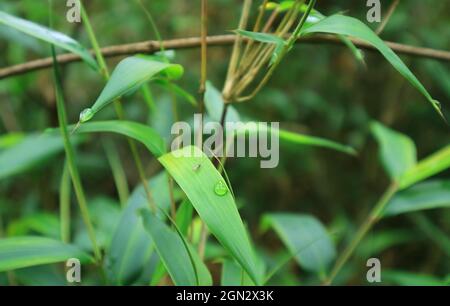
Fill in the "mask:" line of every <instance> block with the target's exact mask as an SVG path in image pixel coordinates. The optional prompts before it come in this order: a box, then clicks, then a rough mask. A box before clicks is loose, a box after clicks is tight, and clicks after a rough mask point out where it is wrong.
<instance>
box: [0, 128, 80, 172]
mask: <svg viewBox="0 0 450 306" xmlns="http://www.w3.org/2000/svg"><path fill="white" fill-rule="evenodd" d="M73 140H74V144H76V143H79V142H80V140H81V139H80V138H79V137H76V138H74V139H73ZM63 150H64V144H63V140H62V138H61V136H60V135H57V134H54V133H52V134H47V133H44V134H40V135H30V136H27V137H26V138H25V139H24V140H23V141H21V142H19V143H18V144H17V145H15V146H12V147H10V148H8V149H5V150H3V151H1V152H0V179H4V178H7V177H9V176H13V175H16V174H19V173H22V172H24V171H26V170H28V169H30V168H32V167H35V166H38V165H40V164H42V162H43V161H45V160H48V159H50V158H51V157H53V156H54V155H56V154H58V153H60V152H62V151H63Z"/></svg>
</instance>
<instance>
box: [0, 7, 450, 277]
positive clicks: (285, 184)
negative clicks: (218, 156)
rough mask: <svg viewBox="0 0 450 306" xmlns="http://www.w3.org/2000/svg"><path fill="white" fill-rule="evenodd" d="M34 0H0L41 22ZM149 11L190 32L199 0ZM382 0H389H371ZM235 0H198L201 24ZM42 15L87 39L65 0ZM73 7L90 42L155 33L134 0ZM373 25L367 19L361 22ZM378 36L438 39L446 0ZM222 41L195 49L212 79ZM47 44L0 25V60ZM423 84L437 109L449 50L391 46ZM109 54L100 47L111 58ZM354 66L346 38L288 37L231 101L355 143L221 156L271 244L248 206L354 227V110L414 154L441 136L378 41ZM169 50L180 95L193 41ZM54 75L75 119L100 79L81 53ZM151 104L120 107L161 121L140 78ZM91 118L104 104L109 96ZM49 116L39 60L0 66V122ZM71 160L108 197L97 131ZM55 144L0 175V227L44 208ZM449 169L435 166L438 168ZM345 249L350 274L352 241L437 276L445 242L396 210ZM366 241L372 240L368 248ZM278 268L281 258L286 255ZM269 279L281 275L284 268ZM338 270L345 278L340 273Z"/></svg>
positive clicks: (362, 165)
mask: <svg viewBox="0 0 450 306" xmlns="http://www.w3.org/2000/svg"><path fill="white" fill-rule="evenodd" d="M43 2H45V1H35V0H21V1H1V3H0V10H3V11H7V12H9V13H11V14H14V15H17V16H21V17H23V18H25V19H29V20H32V21H34V22H37V23H40V24H47V23H48V7H47V5H43ZM144 2H145V3H146V6H147V7H148V9H149V10H150V12H152V14H153V15H154V17H155V20H156V22H157V25H158V27H159V30H160V31H161V34H162V36H163V38H164V39H171V38H182V37H190V36H198V35H199V28H200V22H199V20H200V19H199V16H200V11H199V1H180V0H164V1H162V0H161V1H159V0H155V1H150V0H147V1H144ZM318 2H319V3H318V6H317V9H318V10H320V11H321V12H322V13H324V14H326V15H330V14H332V13H336V12H345V13H346V14H347V15H350V16H354V17H356V18H358V19H360V20H362V21H366V20H365V15H366V12H367V8H366V6H365V1H318ZM382 2H383V8H384V9H386V8H387V6H388V4H389V3H390V1H382ZM240 3H241V1H231V0H212V1H210V4H209V10H210V21H211V22H210V24H209V34H210V35H213V34H225V33H229V32H230V31H231V30H233V29H235V28H236V27H237V23H238V19H239V14H240ZM55 7H56V9H57V11H56V12H55V14H54V15H55V18H56V19H55V26H54V28H55V29H56V30H58V31H61V32H63V33H66V34H68V35H69V36H72V37H74V38H75V39H77V40H78V41H80V42H81V43H82V44H83V45H85V46H89V41H88V38H87V35H86V32H85V31H84V30H83V27H82V24H69V23H68V22H67V21H66V20H65V1H56V5H55ZM87 10H88V12H89V13H90V16H91V18H92V22H93V27H94V29H95V31H96V33H97V35H98V38H99V42H100V45H101V46H108V45H116V44H124V43H132V42H137V41H143V40H149V39H155V37H154V35H153V34H152V33H153V32H152V30H151V28H150V25H149V23H148V20H147V19H146V17H145V15H144V13H143V12H142V10H141V9H140V8H139V6H138V5H137V4H136V2H135V1H118V0H98V1H88V3H87ZM370 26H371V27H372V28H373V29H375V28H376V26H377V24H371V25H370ZM382 38H383V39H385V40H389V41H395V42H400V43H405V44H411V45H415V46H425V47H430V48H436V49H443V50H450V1H436V0H407V1H401V3H400V6H399V7H398V9H397V11H396V12H395V14H394V16H393V17H392V19H391V21H390V22H389V24H388V25H387V27H386V29H385V31H384V32H383V34H382ZM230 52H231V48H229V47H212V48H210V49H209V51H208V59H209V64H208V73H209V76H208V78H209V80H211V81H212V82H213V84H214V85H215V86H216V87H218V88H222V85H223V82H224V79H225V74H226V69H227V65H228V59H229V55H230ZM49 54H50V53H49V47H48V45H46V44H44V43H41V42H39V41H37V40H35V39H32V38H29V37H27V36H25V35H23V34H20V33H18V32H15V31H12V30H10V29H8V28H6V27H0V66H1V67H6V66H9V65H13V64H19V63H23V62H26V61H29V60H32V59H36V58H40V57H47V56H49ZM401 57H402V59H403V60H404V62H405V63H406V64H407V65H408V66H409V67H410V68H411V70H412V71H413V72H414V73H415V75H416V76H417V77H418V79H419V80H421V81H422V82H423V84H424V85H425V87H426V88H427V89H428V90H429V92H430V93H431V95H432V96H433V97H435V98H436V99H438V100H439V101H441V102H442V104H443V108H444V113H445V114H447V115H450V103H449V101H450V70H449V68H450V62H439V61H435V60H430V59H421V58H413V57H408V56H401ZM119 59H120V58H114V59H110V60H109V61H108V64H109V66H110V67H111V68H113V67H114V65H115V64H116V63H117V61H118V60H119ZM365 59H366V63H367V67H363V66H361V65H359V64H358V63H357V62H356V61H355V60H354V58H353V57H352V54H351V53H350V52H349V51H348V49H346V48H344V47H342V46H336V45H328V44H299V45H297V46H296V47H295V48H294V50H293V51H292V52H291V53H290V54H289V55H288V57H287V58H286V59H285V60H284V62H283V63H282V65H281V66H280V67H279V69H278V70H277V72H276V73H275V75H274V77H273V78H272V80H271V81H270V82H269V84H268V86H266V88H265V89H264V90H263V91H262V92H261V93H260V94H259V95H258V96H257V97H256V98H255V99H253V100H252V101H250V102H247V103H243V104H238V105H236V109H237V110H238V111H239V113H241V115H243V116H245V117H248V118H252V119H254V120H258V121H265V122H272V121H279V122H280V124H281V126H282V127H285V128H286V129H289V130H292V131H297V132H302V133H305V134H310V135H314V136H319V137H323V138H328V139H332V140H334V141H338V142H341V143H345V144H349V145H351V146H353V147H355V148H356V149H357V151H358V152H359V155H358V156H357V157H349V156H346V155H343V154H336V152H334V151H329V150H324V149H317V148H308V147H305V148H303V149H299V148H298V147H294V146H292V147H290V146H289V145H288V146H285V145H284V146H281V155H280V165H279V166H278V167H277V168H276V169H260V168H259V161H258V160H256V159H239V160H238V159H234V160H230V161H229V162H228V163H227V169H228V173H229V176H230V180H231V182H232V184H233V187H234V192H235V194H236V197H237V201H238V203H239V204H240V205H242V208H241V213H242V215H243V218H244V219H245V220H246V221H247V222H248V224H249V227H250V229H251V232H252V236H253V237H254V239H255V240H256V241H257V243H258V244H259V245H261V246H264V247H265V248H266V249H268V250H271V252H275V253H276V252H282V246H281V243H280V242H279V241H278V239H277V238H276V237H275V235H272V234H264V235H262V234H260V231H259V229H258V225H259V218H260V216H261V215H262V214H263V213H267V212H285V211H288V212H301V213H310V214H312V215H314V216H316V217H317V218H318V219H319V220H321V221H322V222H323V223H324V224H326V225H327V226H328V228H329V230H330V232H331V233H332V234H333V237H334V238H335V240H336V242H337V243H339V246H340V248H339V249H342V243H343V242H345V241H347V239H348V238H349V237H351V235H352V234H353V233H354V229H355V228H356V227H357V226H358V225H359V224H360V223H361V221H362V220H363V218H364V217H365V216H366V215H367V214H368V212H369V210H370V208H371V207H372V206H373V205H374V203H375V202H376V200H377V199H378V197H379V196H380V194H381V193H382V192H383V190H384V189H385V188H386V186H387V185H388V178H387V176H386V174H385V172H384V171H383V169H382V167H381V166H380V163H379V160H378V155H377V145H376V143H375V141H374V139H373V138H372V136H371V135H370V132H369V130H368V124H369V122H370V121H371V120H372V119H376V120H379V121H381V122H383V123H384V124H386V125H387V126H390V127H392V128H394V129H396V130H398V131H401V132H402V133H405V134H407V135H409V136H410V137H411V138H412V139H413V140H414V141H415V143H416V145H417V147H418V155H419V158H422V157H424V156H427V155H429V154H430V153H432V152H434V151H436V150H438V149H439V148H442V147H443V146H444V145H447V144H448V142H449V137H448V131H449V129H448V127H447V126H446V125H445V124H444V123H443V122H442V120H441V119H440V118H439V117H438V116H437V115H436V113H435V111H434V110H433V109H432V108H431V107H430V105H429V104H428V103H427V101H426V100H425V99H424V98H423V97H422V96H421V95H420V94H419V93H418V92H417V91H416V90H415V89H414V88H413V87H411V86H410V85H409V83H407V82H406V81H405V80H404V79H403V78H402V77H401V76H400V75H399V74H398V73H397V72H396V71H395V70H394V69H393V68H392V67H391V66H390V65H389V64H388V63H387V62H386V61H385V60H384V59H383V58H382V57H381V56H380V55H378V54H377V53H375V52H369V51H366V52H365ZM175 62H176V63H180V64H182V65H183V66H184V67H185V71H186V73H185V76H184V77H183V78H182V80H181V81H179V83H178V84H180V85H181V86H182V87H183V88H185V89H186V90H187V91H188V92H190V93H192V94H193V95H196V94H197V91H198V86H199V70H200V68H199V67H200V51H199V50H198V49H190V50H179V51H177V52H176V59H175ZM63 75H64V89H65V94H66V101H67V103H68V106H67V107H68V115H69V118H70V122H76V121H77V119H78V114H79V112H80V111H81V110H83V109H84V108H86V107H88V106H89V105H91V104H92V102H93V101H94V100H95V98H96V97H97V95H98V93H99V92H100V90H101V89H102V87H103V84H104V83H103V81H102V79H101V78H100V77H99V76H98V75H97V74H96V73H95V72H93V71H91V70H90V69H89V68H88V67H87V66H86V65H84V64H81V63H75V64H71V65H67V66H65V67H64V68H63ZM154 94H155V98H156V101H157V104H158V109H159V113H157V114H149V113H148V109H147V108H146V105H145V103H144V102H143V101H142V100H141V97H140V96H139V95H135V96H133V97H131V98H127V99H126V103H125V104H124V106H125V109H126V114H127V115H126V116H127V118H129V119H130V120H136V121H139V122H144V123H148V124H150V125H151V126H153V127H156V128H157V129H158V130H159V131H161V132H162V133H164V135H166V136H167V135H168V134H169V132H170V126H171V123H172V121H171V120H172V119H171V118H172V113H171V106H170V103H169V100H170V96H169V95H168V94H167V93H166V92H164V91H163V90H160V89H159V88H158V87H155V88H154ZM179 106H180V114H181V116H182V118H190V116H192V112H193V111H194V109H193V108H190V107H189V106H188V105H186V104H185V103H179ZM100 118H114V114H113V110H112V107H111V108H109V109H108V110H105V111H104V112H103V113H102V114H100ZM55 126H57V115H56V106H55V98H54V88H53V83H52V75H51V70H48V69H47V70H41V71H37V72H32V73H28V74H26V75H22V76H16V77H12V78H8V79H3V80H0V134H6V133H13V132H14V133H31V132H36V131H43V130H45V129H46V128H48V127H55ZM114 139H116V140H117V141H116V143H117V144H118V146H119V149H120V154H121V160H122V161H123V162H124V164H125V166H126V169H127V176H128V178H129V182H130V188H133V187H134V186H136V185H137V184H138V180H139V178H138V176H137V173H136V171H135V170H134V166H133V161H132V159H131V156H130V154H129V153H128V148H127V143H126V141H125V140H124V139H122V138H114ZM78 151H79V158H78V162H79V167H80V171H81V175H82V179H83V183H84V186H85V189H86V191H87V193H88V196H89V198H98V197H102V198H109V199H112V200H113V201H117V194H116V191H115V186H114V181H113V179H112V176H111V172H110V169H109V166H108V163H107V160H106V158H105V156H104V151H103V149H102V147H101V144H99V143H98V141H96V139H95V138H92V139H91V141H88V142H85V143H84V144H83V145H81V146H79V147H78ZM141 156H142V157H143V159H144V161H145V165H146V172H147V174H148V176H151V175H152V174H155V173H157V172H158V171H159V170H160V166H159V164H158V163H157V162H156V161H155V160H154V159H153V158H151V157H150V156H149V154H147V152H146V151H145V150H144V149H143V148H141ZM63 162H64V160H63V155H62V154H61V155H59V156H58V157H56V158H52V159H51V160H47V161H45V162H43V163H42V164H41V165H39V167H36V168H33V170H32V171H28V172H26V173H23V174H20V175H17V176H14V177H12V178H9V179H6V180H2V181H1V182H0V212H1V219H2V220H1V221H2V223H3V224H2V226H3V229H6V228H8V225H9V224H11V223H13V222H14V221H15V220H18V219H20V218H21V217H23V216H26V215H30V214H33V213H36V212H37V211H47V212H52V211H57V208H58V188H59V181H60V177H61V173H62V169H63ZM449 174H450V173H449V172H448V171H447V172H446V173H443V174H441V176H442V177H447V178H448V177H449ZM425 216H426V217H427V219H428V220H430V221H431V222H432V223H433V224H434V225H436V226H437V227H438V228H440V229H441V230H442V231H443V232H444V233H446V235H450V222H449V220H450V211H449V210H448V209H446V210H445V209H441V210H436V211H429V212H426V213H425ZM361 248H362V250H361V252H359V253H358V254H359V255H358V256H356V257H355V258H353V259H352V265H353V266H352V265H350V266H352V267H351V268H347V270H351V269H353V270H352V271H354V270H355V269H356V271H359V272H356V273H352V274H351V275H352V277H353V278H354V279H353V280H352V279H349V280H348V282H349V283H355V284H359V283H361V275H364V274H365V271H366V270H365V261H366V258H367V255H366V254H369V255H370V256H372V255H373V256H377V257H379V258H380V259H381V261H382V263H383V268H386V269H395V270H403V271H410V272H414V273H422V274H430V275H434V276H436V277H445V276H446V275H448V274H449V273H450V261H449V258H448V254H447V255H446V254H445V252H444V251H443V250H442V249H441V248H440V246H439V245H438V244H436V243H434V242H433V241H432V239H431V238H430V236H429V233H427V231H426V230H424V228H423V227H421V226H419V223H418V221H417V219H415V218H414V217H411V216H409V215H406V216H399V217H395V218H391V219H388V220H387V221H383V222H382V223H381V224H378V225H377V226H376V227H375V228H374V230H373V231H372V233H371V234H369V236H368V237H367V239H366V243H364V244H363V245H362V247H361ZM374 252H375V254H374ZM291 269H292V267H291ZM285 275H286V276H285V277H283V274H281V275H280V276H277V277H278V281H279V282H281V283H288V284H290V283H292V282H294V283H295V281H294V280H292V279H291V277H290V276H289V275H288V274H285ZM341 277H342V278H345V273H343V276H341Z"/></svg>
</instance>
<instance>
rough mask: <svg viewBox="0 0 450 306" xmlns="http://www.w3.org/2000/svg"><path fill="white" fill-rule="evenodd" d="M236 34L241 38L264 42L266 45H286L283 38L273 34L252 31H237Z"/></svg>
mask: <svg viewBox="0 0 450 306" xmlns="http://www.w3.org/2000/svg"><path fill="white" fill-rule="evenodd" d="M235 32H236V33H237V34H239V35H241V36H244V37H247V38H250V39H252V40H256V41H259V42H262V43H266V44H274V45H280V44H284V43H285V42H284V40H283V38H281V37H279V36H276V35H273V34H268V33H261V32H251V31H245V30H236V31H235Z"/></svg>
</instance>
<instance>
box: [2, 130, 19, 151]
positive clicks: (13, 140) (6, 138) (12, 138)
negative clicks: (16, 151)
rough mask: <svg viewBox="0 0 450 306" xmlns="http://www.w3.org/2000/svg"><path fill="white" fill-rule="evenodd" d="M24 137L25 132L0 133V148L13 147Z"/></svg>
mask: <svg viewBox="0 0 450 306" xmlns="http://www.w3.org/2000/svg"><path fill="white" fill-rule="evenodd" d="M24 138H25V135H24V134H23V133H8V134H4V135H0V150H3V149H8V148H10V147H13V146H15V145H17V144H18V143H20V142H21V141H22V140H24Z"/></svg>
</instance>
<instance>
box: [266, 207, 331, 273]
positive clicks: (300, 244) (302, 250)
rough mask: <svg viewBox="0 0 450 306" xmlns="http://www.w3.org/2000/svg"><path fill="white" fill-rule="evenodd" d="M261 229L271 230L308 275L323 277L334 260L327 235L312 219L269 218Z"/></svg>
mask: <svg viewBox="0 0 450 306" xmlns="http://www.w3.org/2000/svg"><path fill="white" fill-rule="evenodd" d="M262 226H263V229H267V228H268V227H272V228H273V229H274V230H275V232H276V233H277V234H278V235H279V236H280V238H281V240H282V241H283V243H284V244H285V245H286V247H287V248H288V250H289V251H290V252H291V254H293V255H295V259H296V260H297V262H298V264H299V265H300V266H301V267H303V268H305V269H306V270H308V271H312V272H316V273H319V274H323V273H325V271H326V269H327V267H328V265H329V264H330V263H331V262H332V261H333V260H334V258H335V257H336V249H335V246H334V245H333V242H332V241H331V239H330V236H329V234H328V233H327V231H326V229H325V227H324V226H323V225H322V224H321V223H320V221H318V220H317V219H316V218H314V217H313V216H309V215H300V214H281V213H277V214H268V215H265V216H264V217H263V221H262Z"/></svg>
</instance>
